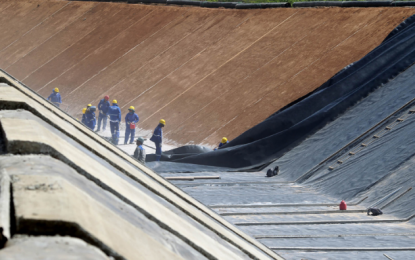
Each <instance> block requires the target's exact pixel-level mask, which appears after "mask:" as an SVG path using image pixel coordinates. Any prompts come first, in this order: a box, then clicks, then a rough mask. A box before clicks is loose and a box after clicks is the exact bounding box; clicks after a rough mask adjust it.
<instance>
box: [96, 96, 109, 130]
mask: <svg viewBox="0 0 415 260" xmlns="http://www.w3.org/2000/svg"><path fill="white" fill-rule="evenodd" d="M109 99H110V97H109V96H108V95H106V96H105V97H104V98H103V99H101V101H99V104H98V109H99V115H98V127H97V130H96V131H95V132H99V131H101V122H102V123H103V124H102V130H104V131H105V128H106V127H107V119H108V115H107V114H108V108H109V107H110V106H111V104H110V101H109Z"/></svg>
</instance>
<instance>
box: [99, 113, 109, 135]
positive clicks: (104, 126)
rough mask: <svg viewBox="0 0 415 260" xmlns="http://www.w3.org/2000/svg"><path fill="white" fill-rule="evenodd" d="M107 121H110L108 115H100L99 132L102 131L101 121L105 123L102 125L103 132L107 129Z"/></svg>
mask: <svg viewBox="0 0 415 260" xmlns="http://www.w3.org/2000/svg"><path fill="white" fill-rule="evenodd" d="M107 119H108V117H107V116H106V115H104V114H101V113H99V116H98V129H97V131H100V130H101V121H104V122H103V124H102V130H105V128H106V127H107Z"/></svg>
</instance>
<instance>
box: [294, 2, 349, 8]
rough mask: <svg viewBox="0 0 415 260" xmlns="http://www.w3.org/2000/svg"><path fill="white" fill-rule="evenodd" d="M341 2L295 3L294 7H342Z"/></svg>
mask: <svg viewBox="0 0 415 260" xmlns="http://www.w3.org/2000/svg"><path fill="white" fill-rule="evenodd" d="M342 3H343V2H341V1H315V2H294V3H293V7H318V6H338V7H341V6H342Z"/></svg>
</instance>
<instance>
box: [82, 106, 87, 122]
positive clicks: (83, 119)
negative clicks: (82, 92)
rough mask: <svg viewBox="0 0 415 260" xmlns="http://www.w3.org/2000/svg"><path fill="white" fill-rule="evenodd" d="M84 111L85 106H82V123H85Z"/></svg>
mask: <svg viewBox="0 0 415 260" xmlns="http://www.w3.org/2000/svg"><path fill="white" fill-rule="evenodd" d="M85 112H86V107H84V108H82V120H81V122H82V124H84V125H86V116H85Z"/></svg>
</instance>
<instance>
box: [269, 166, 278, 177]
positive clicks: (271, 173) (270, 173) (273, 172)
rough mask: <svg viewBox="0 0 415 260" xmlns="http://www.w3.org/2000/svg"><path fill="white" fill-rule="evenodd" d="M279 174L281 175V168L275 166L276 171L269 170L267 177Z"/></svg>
mask: <svg viewBox="0 0 415 260" xmlns="http://www.w3.org/2000/svg"><path fill="white" fill-rule="evenodd" d="M278 173H280V167H278V166H275V168H274V170H273V169H268V171H267V177H273V176H275V175H278Z"/></svg>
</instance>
